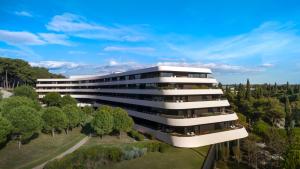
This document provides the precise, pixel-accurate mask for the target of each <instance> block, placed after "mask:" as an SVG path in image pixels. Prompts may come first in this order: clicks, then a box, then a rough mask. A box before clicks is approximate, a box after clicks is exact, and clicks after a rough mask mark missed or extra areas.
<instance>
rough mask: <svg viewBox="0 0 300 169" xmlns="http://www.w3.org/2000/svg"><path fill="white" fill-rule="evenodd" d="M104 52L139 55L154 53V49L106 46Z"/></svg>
mask: <svg viewBox="0 0 300 169" xmlns="http://www.w3.org/2000/svg"><path fill="white" fill-rule="evenodd" d="M103 51H106V52H126V53H138V54H139V53H140V54H143V53H144V54H145V53H149V52H154V51H155V49H154V48H151V47H124V46H107V47H105V48H104V49H103Z"/></svg>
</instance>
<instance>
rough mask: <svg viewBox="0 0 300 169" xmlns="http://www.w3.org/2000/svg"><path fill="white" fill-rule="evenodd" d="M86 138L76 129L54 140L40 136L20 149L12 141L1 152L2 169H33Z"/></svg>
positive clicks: (0, 163) (48, 136)
mask: <svg viewBox="0 0 300 169" xmlns="http://www.w3.org/2000/svg"><path fill="white" fill-rule="evenodd" d="M84 137H85V135H84V134H82V133H80V129H79V128H78V129H74V130H73V131H71V132H69V134H68V135H65V134H64V133H62V134H57V135H56V136H55V137H54V138H52V136H51V135H46V134H40V135H39V137H38V138H36V139H34V140H32V141H31V142H30V143H29V144H25V145H22V147H21V149H20V150H19V149H18V144H17V142H15V141H10V142H9V143H8V144H7V145H6V146H5V147H3V148H2V149H1V150H0V168H1V169H14V168H32V167H35V166H37V165H39V164H42V163H43V162H45V161H47V160H49V159H52V158H53V157H55V156H57V155H59V154H61V153H62V152H64V151H66V150H67V149H69V148H70V147H72V146H73V145H75V144H76V143H77V142H79V141H80V140H81V139H83V138H84Z"/></svg>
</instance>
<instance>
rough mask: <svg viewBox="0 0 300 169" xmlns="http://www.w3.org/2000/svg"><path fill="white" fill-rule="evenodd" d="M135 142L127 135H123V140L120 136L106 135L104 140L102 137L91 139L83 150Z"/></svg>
mask: <svg viewBox="0 0 300 169" xmlns="http://www.w3.org/2000/svg"><path fill="white" fill-rule="evenodd" d="M133 142H135V140H134V139H133V138H131V137H129V136H127V134H123V135H122V136H121V138H119V137H118V136H110V135H106V136H103V137H102V139H101V138H100V137H91V138H90V139H89V140H88V141H87V142H86V143H85V144H84V145H82V148H86V147H89V146H95V145H100V144H101V145H103V144H105V145H112V144H113V145H120V144H124V143H133Z"/></svg>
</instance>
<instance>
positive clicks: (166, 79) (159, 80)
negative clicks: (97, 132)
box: [36, 77, 218, 87]
mask: <svg viewBox="0 0 300 169" xmlns="http://www.w3.org/2000/svg"><path fill="white" fill-rule="evenodd" d="M52 81H53V80H52ZM137 83H179V84H180V83H200V84H201V83H208V84H216V83H218V82H217V80H216V79H213V78H188V77H155V78H147V79H134V80H122V81H112V82H99V83H78V84H55V83H54V84H36V86H37V87H59V86H61V87H63V86H66V87H67V86H105V85H122V84H137Z"/></svg>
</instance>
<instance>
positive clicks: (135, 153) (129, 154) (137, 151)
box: [123, 147, 147, 160]
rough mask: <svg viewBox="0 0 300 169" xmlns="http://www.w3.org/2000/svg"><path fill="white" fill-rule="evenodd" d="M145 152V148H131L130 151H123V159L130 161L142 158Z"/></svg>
mask: <svg viewBox="0 0 300 169" xmlns="http://www.w3.org/2000/svg"><path fill="white" fill-rule="evenodd" d="M146 152H147V148H138V147H132V148H131V149H129V150H125V151H124V153H123V159H124V160H131V159H134V158H138V157H142V156H143V155H144V154H146Z"/></svg>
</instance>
